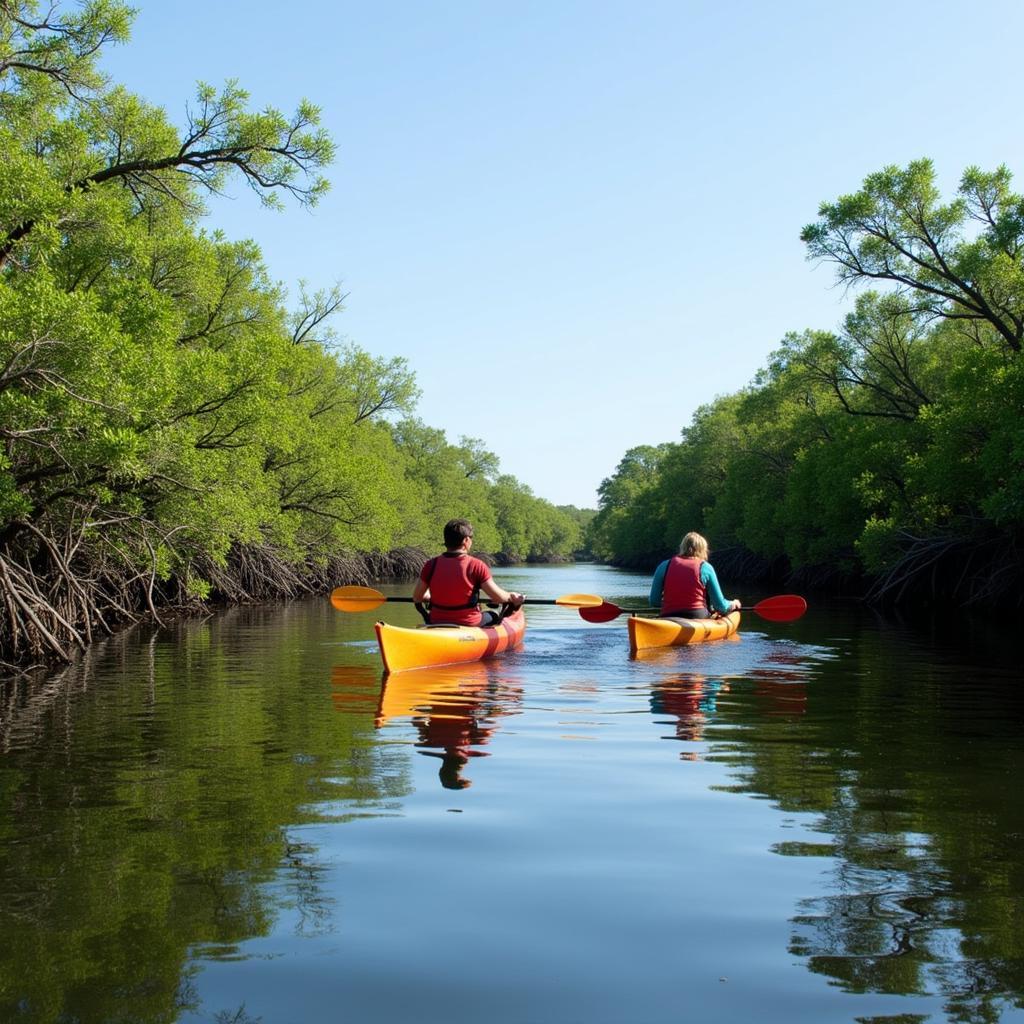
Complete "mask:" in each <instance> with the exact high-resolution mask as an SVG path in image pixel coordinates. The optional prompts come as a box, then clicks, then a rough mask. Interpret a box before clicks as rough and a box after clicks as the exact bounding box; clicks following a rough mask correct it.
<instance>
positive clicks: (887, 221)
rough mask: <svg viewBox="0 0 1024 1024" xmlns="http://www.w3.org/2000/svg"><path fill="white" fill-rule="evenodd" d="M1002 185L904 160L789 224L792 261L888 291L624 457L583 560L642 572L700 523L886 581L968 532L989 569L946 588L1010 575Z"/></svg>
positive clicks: (1015, 224)
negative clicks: (807, 219)
mask: <svg viewBox="0 0 1024 1024" xmlns="http://www.w3.org/2000/svg"><path fill="white" fill-rule="evenodd" d="M1010 183H1011V177H1010V174H1009V171H1007V170H1006V168H999V169H998V170H997V171H995V172H993V173H991V174H987V173H983V172H981V171H979V170H977V169H976V168H970V169H968V170H967V171H966V172H965V173H964V176H963V178H962V180H961V184H960V188H959V191H958V195H957V197H956V198H955V199H954V200H953V201H952V202H950V203H943V202H942V201H941V197H940V196H939V194H938V191H937V189H936V187H935V182H934V171H933V169H932V166H931V164H930V162H928V161H924V160H923V161H918V162H916V163H913V164H911V165H910V166H909V167H908V168H906V169H905V170H900V169H898V168H887V169H886V170H884V171H882V172H880V173H878V174H874V175H871V176H869V177H868V178H867V179H866V180H865V182H864V186H863V188H862V189H861V190H860V191H859V192H857V193H855V194H852V195H848V196H843V197H840V198H839V199H838V200H837V201H836V202H834V203H826V204H823V205H822V207H821V209H820V211H819V215H820V220H819V221H818V222H817V223H815V224H812V225H810V226H809V227H807V228H805V229H804V232H803V238H804V241H805V242H806V243H807V245H808V250H809V253H810V255H811V257H812V258H816V259H825V260H828V261H830V262H832V263H834V264H835V265H836V266H837V268H838V276H839V279H840V280H841V281H843V282H845V283H856V282H861V281H870V282H882V283H887V284H888V285H889V286H890V290H889V291H886V292H878V291H869V292H865V293H863V294H861V295H859V296H858V297H857V299H856V303H855V306H854V310H853V312H851V313H850V314H849V315H848V316H847V317H846V318H845V320H844V322H843V324H842V328H841V330H840V331H839V332H838V333H836V334H830V333H825V332H818V331H807V332H805V333H803V334H791V335H789V336H787V337H786V338H785V339H784V340H783V343H782V345H781V347H780V348H779V349H778V351H777V352H775V353H774V354H773V355H772V357H771V359H770V360H769V363H768V365H767V367H766V368H765V369H764V370H763V371H762V372H761V373H760V374H759V375H758V377H757V379H756V380H755V381H754V383H753V384H752V385H751V387H750V388H748V389H746V390H745V391H743V392H742V393H740V394H737V395H731V396H728V397H725V398H720V399H718V400H716V401H715V402H714V403H712V404H711V405H709V406H706V407H703V408H701V409H700V410H698V412H697V414H696V415H695V416H694V419H693V422H692V423H691V425H690V426H689V427H687V428H686V429H684V430H683V433H682V439H681V441H680V442H679V443H678V444H674V445H663V446H661V448H660V449H652V448H647V449H635V450H633V451H632V452H630V453H627V456H626V457H625V458H624V459H623V461H622V462H621V463H620V465H619V467H618V469H617V470H616V472H615V474H614V475H613V476H612V477H611V478H609V479H608V480H606V481H605V483H604V484H603V485H602V488H601V503H600V510H599V512H598V515H597V517H596V518H595V520H594V523H593V524H592V526H591V537H592V540H593V544H594V550H595V552H597V553H598V554H599V555H600V556H601V557H604V558H608V559H610V560H613V561H616V562H618V563H620V564H653V563H654V562H655V561H656V560H657V559H658V558H660V557H663V555H664V554H666V553H668V551H670V550H671V549H672V548H673V547H674V545H675V543H676V542H677V540H678V538H679V536H680V535H681V534H682V533H684V532H686V531H687V530H690V529H699V530H702V531H704V532H706V533H707V534H708V535H709V536H710V537H711V538H712V539H713V540H714V543H715V546H716V547H719V548H721V547H723V546H726V547H728V546H732V545H739V546H740V547H741V548H742V549H744V550H746V551H748V552H752V553H753V554H755V555H757V556H759V557H760V559H762V560H767V561H769V562H771V561H773V560H777V559H784V560H785V561H786V562H787V563H788V564H789V566H790V567H793V568H796V569H802V570H805V571H808V572H810V571H813V572H814V575H815V578H822V574H823V573H824V574H825V575H845V576H849V575H851V574H856V573H858V572H860V571H862V570H866V571H867V572H869V573H873V574H876V575H877V576H879V577H880V578H881V579H883V580H885V579H897V580H900V581H901V585H902V582H903V581H906V580H909V579H911V578H913V577H914V576H915V575H917V574H920V573H922V572H924V571H925V570H927V571H928V572H931V567H932V566H933V564H934V563H935V561H936V559H937V558H939V557H940V555H941V554H942V553H948V552H951V551H953V550H971V549H972V548H973V546H975V545H976V544H977V543H979V542H984V543H985V544H986V545H988V546H989V549H990V550H992V551H994V552H995V558H996V559H997V563H996V564H997V565H998V571H992V564H993V563H991V562H990V563H989V568H988V570H982V571H981V572H980V573H978V574H976V575H975V576H974V577H973V578H971V579H970V580H968V581H967V583H966V585H964V584H963V579H964V577H965V573H963V572H961V574H960V576H961V579H960V581H959V582H957V581H953V582H952V583H951V586H952V588H953V589H954V590H956V589H957V588H959V587H963V596H965V597H967V598H972V599H974V598H979V597H981V598H986V597H992V596H995V595H996V594H997V593H1001V592H1003V591H1005V590H1006V589H1007V588H1009V587H1012V586H1013V585H1015V584H1014V583H1013V581H1014V580H1017V579H1019V578H1020V576H1021V574H1022V571H1021V570H1022V567H1021V565H1020V561H1021V558H1022V554H1021V552H1020V549H1019V545H1018V543H1017V541H1018V538H1019V537H1020V536H1021V532H1022V527H1024V483H1022V481H1024V426H1022V420H1021V416H1020V412H1021V410H1022V409H1024V367H1022V361H1021V356H1020V352H1021V342H1022V338H1024V199H1022V198H1021V197H1020V196H1018V195H1016V194H1015V193H1013V192H1012V191H1011V189H1010ZM655 453H657V455H656V457H654V456H655ZM957 545H959V546H960V547H959V548H957ZM986 573H988V575H991V577H992V580H993V582H991V583H990V582H989V580H988V578H987V576H986Z"/></svg>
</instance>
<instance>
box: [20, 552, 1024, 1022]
mask: <svg viewBox="0 0 1024 1024" xmlns="http://www.w3.org/2000/svg"><path fill="white" fill-rule="evenodd" d="M499 578H500V579H501V581H502V582H503V583H504V584H506V585H507V586H510V587H513V588H515V589H523V590H525V591H526V592H527V593H529V594H531V595H533V596H535V597H553V596H556V595H557V594H560V593H565V592H569V591H589V592H596V593H599V594H602V595H604V596H605V597H607V598H609V599H611V600H614V601H617V602H619V603H623V602H624V601H628V600H629V599H630V598H631V597H632V598H633V599H634V601H636V599H637V596H638V595H644V594H645V591H646V583H647V580H646V577H640V576H634V575H628V574H625V573H617V572H615V571H613V570H609V569H605V568H600V567H593V566H575V567H539V568H529V569H523V570H506V571H504V572H502V573H500V576H499ZM384 589H385V590H388V591H389V592H391V593H396V594H397V593H404V592H407V590H405V589H404V588H384ZM744 596H745V597H747V598H748V599H756V598H757V597H759V596H764V595H744ZM637 603H644V602H643V600H642V599H641V600H639V601H638V602H637ZM382 612H384V613H386V616H387V618H388V619H389V620H390V621H393V622H398V623H405V624H410V625H411V624H413V622H414V620H415V612H414V611H413V610H412V609H411V608H410V607H409V606H408V605H397V604H396V605H390V606H387V607H386V608H384V609H382ZM380 614H381V612H377V613H370V614H364V615H358V616H356V615H351V616H345V615H341V614H339V613H337V612H335V611H334V610H333V609H332V608H331V607H330V605H329V604H328V603H327V602H326V600H324V601H315V602H304V603H300V604H294V605H290V606H287V607H275V608H262V609H241V610H236V611H231V612H228V613H225V614H222V615H219V616H216V617H214V618H210V619H208V620H206V621H202V622H198V621H195V622H188V623H182V624H180V625H177V626H175V627H174V628H171V629H167V630H163V631H159V632H150V631H136V632H133V633H131V634H130V635H128V636H126V637H121V638H118V639H117V640H116V641H114V642H110V643H108V644H107V645H106V646H105V647H102V648H98V649H96V650H95V651H94V652H92V654H91V655H90V657H89V659H88V660H87V662H86V663H85V664H83V665H80V666H75V667H74V668H72V669H71V670H68V671H66V672H64V673H63V674H60V675H54V676H52V677H51V678H49V679H47V680H45V681H38V680H37V681H36V682H34V683H32V684H29V683H21V684H18V685H17V687H14V688H12V687H10V686H8V687H7V688H6V689H3V688H0V697H2V704H0V1021H4V1022H8V1021H11V1022H22V1021H25V1022H28V1021H31V1022H37V1021H54V1022H61V1024H65V1022H114V1021H116V1022H128V1021H131V1022H139V1024H150V1022H158V1021H159V1022H167V1021H181V1022H189V1024H191V1022H198V1021H203V1022H215V1021H216V1022H228V1021H232V1022H235V1024H253V1022H255V1021H263V1022H265V1024H278V1022H296V1024H301V1022H334V1021H353V1022H392V1021H396V1022H411V1024H417V1022H422V1024H428V1022H442V1021H443V1022H446V1024H447V1022H449V1021H451V1020H465V1021H480V1022H488V1024H492V1022H496V1024H504V1022H509V1024H541V1022H548V1021H550V1022H559V1024H563V1022H568V1024H572V1022H580V1024H604V1022H608V1024H645V1022H652V1024H662V1022H699V1024H706V1022H730V1024H731V1022H748V1021H755V1020H756V1021H769V1022H775V1021H778V1022H785V1024H794V1022H808V1024H811V1022H813V1024H823V1022H831V1021H847V1022H879V1024H880V1022H883V1021H885V1022H889V1024H917V1022H923V1021H964V1022H992V1021H1024V924H1022V923H1021V922H1022V921H1024V856H1022V852H1021V847H1022V840H1024V800H1022V799H1021V795H1020V779H1021V778H1022V777H1024V740H1022V729H1021V724H1022V720H1024V718H1022V711H1024V688H1022V678H1021V677H1022V673H1021V670H1020V668H1019V658H1018V656H1017V654H1016V651H1015V650H1014V649H1013V648H1012V647H1011V646H1009V644H1008V643H1007V642H1006V640H1005V639H1002V640H1001V638H1000V635H999V633H998V632H997V631H996V630H995V628H994V627H989V626H988V625H987V624H986V623H985V622H984V621H981V622H976V623H974V624H973V626H972V627H971V628H970V629H969V630H967V631H964V632H962V633H957V632H955V631H954V630H952V629H951V628H950V624H949V623H941V622H940V623H937V624H936V623H932V624H930V625H928V626H922V625H900V624H899V623H896V622H894V621H893V620H891V619H888V620H887V619H883V618H880V617H878V616H876V615H874V614H873V613H871V612H870V611H866V610H864V609H861V608H858V607H856V606H853V605H841V604H831V605H830V604H827V603H822V602H813V603H812V606H811V610H810V611H809V613H808V615H807V616H806V617H805V618H804V619H803V620H801V621H800V622H797V623H793V624H789V625H776V624H770V623H764V622H761V621H759V620H758V619H757V618H756V617H755V616H753V615H748V616H747V617H746V618H745V620H744V625H743V630H742V634H741V636H740V638H739V639H738V640H735V641H726V642H722V643H718V644H709V645H705V646H700V647H694V648H690V649H676V650H668V651H659V652H653V653H652V654H651V655H648V656H645V657H643V658H642V659H640V660H630V659H629V657H628V648H627V644H626V632H625V624H624V621H622V620H619V621H617V622H613V623H609V624H607V625H602V626H593V625H587V624H585V623H583V622H582V621H581V620H580V618H579V616H578V615H577V614H576V613H575V612H572V611H569V610H563V609H557V608H548V607H536V608H534V609H532V610H531V612H530V624H529V629H528V631H527V639H526V643H525V645H524V647H523V648H522V649H521V650H520V651H518V652H516V653H514V654H512V655H508V656H505V657H503V658H500V659H497V660H495V661H493V662H490V663H486V664H481V665H476V666H468V667H466V668H462V669H458V668H456V669H443V670H437V671H432V672H431V671H425V672H419V673H406V674H404V675H398V676H395V677H393V679H392V680H391V681H389V682H387V684H386V685H384V686H383V687H382V681H381V673H380V668H379V659H378V656H377V653H376V648H375V645H374V644H373V643H372V642H371V638H372V635H373V631H372V622H373V619H374V618H375V617H376V616H378V615H380Z"/></svg>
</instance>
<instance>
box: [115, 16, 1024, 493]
mask: <svg viewBox="0 0 1024 1024" xmlns="http://www.w3.org/2000/svg"><path fill="white" fill-rule="evenodd" d="M135 2H136V5H137V6H138V7H139V13H138V16H137V19H136V21H135V27H134V31H133V37H132V41H131V42H130V43H129V44H128V45H127V46H125V47H121V48H119V49H117V50H114V51H111V53H110V55H109V56H108V58H107V60H106V67H107V69H108V70H109V71H110V72H111V74H112V75H113V76H114V77H115V79H117V80H118V81H120V82H121V83H123V84H124V85H126V86H127V87H128V88H130V89H131V90H132V91H134V92H137V93H139V94H141V95H142V96H144V97H146V98H147V99H148V100H150V101H151V102H154V103H157V104H160V105H162V106H164V107H166V109H167V110H168V112H169V114H170V115H171V117H172V118H173V119H174V120H175V121H176V122H177V123H179V124H180V123H182V113H183V111H184V107H185V104H186V102H187V100H188V99H190V97H191V95H192V93H193V90H194V85H195V83H196V82H197V81H199V80H203V81H207V82H210V83H212V84H215V85H217V84H221V83H223V82H224V81H225V80H226V79H229V78H235V79H238V80H239V82H240V83H241V84H242V85H243V86H244V87H245V88H247V89H248V90H249V92H250V94H251V96H252V103H253V106H255V107H263V106H268V105H270V106H277V107H279V108H281V109H283V110H290V109H292V107H293V106H294V105H295V103H297V101H298V100H299V99H301V98H303V97H306V98H309V99H310V100H312V101H313V102H315V103H317V104H318V105H319V106H320V107H321V108H322V111H323V123H324V125H325V127H326V128H327V129H328V130H329V131H330V132H331V134H332V136H333V138H334V140H335V142H336V143H337V145H338V158H337V162H336V164H335V165H334V166H333V167H332V168H331V169H330V172H329V177H330V179H331V182H332V191H331V193H330V194H329V195H328V196H327V197H326V199H325V200H324V201H322V202H321V203H320V205H319V206H317V207H316V208H315V209H314V210H313V211H312V212H306V211H303V210H301V209H299V208H297V207H295V206H291V207H288V208H287V210H286V211H285V212H283V213H275V212H273V211H266V210H263V209H262V208H261V207H260V206H259V205H258V204H257V203H256V202H255V201H254V200H253V199H252V198H251V197H249V196H248V195H247V193H246V191H245V189H244V187H243V186H241V185H240V184H238V185H237V186H236V187H235V189H234V191H233V193H232V196H231V198H229V199H226V200H218V201H217V202H216V203H214V204H213V205H212V208H211V215H210V227H211V228H212V227H219V228H222V229H223V230H224V231H225V232H226V233H227V234H228V235H229V236H230V237H236V238H237V237H250V238H254V239H255V240H256V241H257V242H258V243H259V244H260V245H261V247H262V249H263V253H264V257H265V259H266V262H267V264H268V265H269V267H270V270H271V273H272V275H273V276H274V278H276V279H277V280H280V281H282V282H283V283H284V284H286V285H287V286H288V287H289V289H290V290H291V291H292V293H293V294H294V293H296V292H297V283H298V281H299V280H300V279H304V280H306V281H307V282H308V283H309V284H310V285H311V286H313V287H324V286H328V285H330V284H332V283H334V282H336V281H340V282H341V283H342V285H343V287H344V290H345V291H347V292H348V293H349V297H348V299H347V301H346V311H345V312H344V313H343V314H342V315H341V317H340V318H339V319H338V320H337V322H336V325H335V326H336V328H337V330H338V331H339V332H340V333H341V334H342V335H343V337H344V338H345V339H347V340H350V341H352V342H354V343H356V344H358V345H360V346H362V347H363V348H365V349H367V350H368V351H370V352H372V353H374V354H375V355H380V356H384V357H387V358H390V357H391V356H394V355H400V356H403V357H405V358H406V359H407V360H408V361H409V364H410V366H411V368H412V369H413V370H414V372H415V373H416V376H417V380H418V382H419V385H420V387H421V388H422V390H423V397H422V398H421V400H420V403H419V407H418V410H417V413H418V415H419V416H420V417H421V418H422V419H424V420H425V421H426V422H427V423H429V424H431V425H432V426H435V427H441V428H443V429H444V430H445V431H446V432H447V434H448V436H449V438H450V439H451V440H452V441H456V440H457V439H458V437H459V436H460V435H468V436H472V437H478V438H481V439H483V441H484V442H485V445H486V447H488V448H489V449H490V450H492V451H494V452H495V453H496V454H497V455H498V456H499V457H500V459H501V468H502V470H503V471H504V472H508V473H512V474H514V475H515V476H516V477H518V478H519V479H520V480H522V481H523V482H524V483H526V484H528V485H529V486H530V487H532V488H533V490H534V492H535V493H536V494H539V495H541V496H542V497H545V498H548V499H550V500H551V501H554V502H556V503H558V504H563V503H572V504H575V505H579V506H591V507H592V506H594V505H595V504H596V494H595V491H596V488H597V486H598V485H599V484H600V482H601V480H602V479H603V478H604V477H606V476H608V475H609V474H610V473H612V472H613V471H614V469H615V466H616V464H617V463H618V461H619V459H620V458H621V457H622V455H623V454H624V453H625V451H626V450H627V449H628V448H630V447H632V446H634V445H637V444H658V443H660V442H662V441H671V440H675V439H677V438H678V436H679V431H680V430H681V429H682V428H683V427H684V426H686V424H687V423H689V421H690V418H691V416H692V414H693V412H694V410H695V409H696V408H697V407H698V406H700V405H701V404H703V403H705V402H708V401H710V400H712V399H713V398H714V397H715V396H716V395H720V394H727V393H731V392H734V391H737V390H739V389H740V388H742V387H744V386H745V385H747V384H748V383H749V382H750V380H751V378H752V377H753V376H754V374H755V373H756V372H757V370H758V369H759V368H760V367H761V366H762V365H763V364H764V363H765V361H766V358H767V356H768V354H769V353H770V352H771V351H772V350H773V349H774V348H775V347H776V346H777V344H778V342H779V341H780V339H781V338H782V336H783V335H784V334H785V333H786V332H787V331H790V330H803V329H805V328H821V329H831V328H834V327H836V326H837V325H838V324H839V322H840V320H841V318H842V316H843V314H844V312H845V311H846V310H847V309H848V308H849V306H850V304H851V302H852V297H851V296H850V295H848V294H844V293H843V292H842V291H841V290H839V289H837V288H835V287H834V285H833V275H832V272H831V270H830V269H828V268H827V267H815V266H814V265H812V264H810V263H808V262H807V261H806V259H805V253H804V247H803V245H802V243H801V242H800V240H799V233H800V229H801V228H802V227H803V225H804V224H806V223H808V222H810V221H812V220H813V219H814V218H815V215H816V212H817V208H818V205H819V203H820V202H822V201H823V200H830V199H833V198H835V197H836V196H838V195H840V194H842V193H845V192H850V191H854V190H856V188H857V187H858V185H859V184H860V182H861V181H862V180H863V178H864V177H865V176H866V175H868V174H870V173H871V172H873V171H876V170H879V169H881V168H882V167H884V166H886V165H888V164H901V165H902V164H906V163H907V162H909V161H910V160H913V159H917V158H919V157H924V156H927V157H931V158H932V159H933V160H934V161H935V163H936V167H937V170H938V172H939V174H940V177H941V180H942V184H943V188H944V189H945V191H946V192H947V194H948V193H951V192H952V190H953V189H954V188H955V186H956V183H957V180H958V178H959V176H960V174H961V173H962V171H963V170H964V169H965V168H966V167H967V166H969V165H971V164H977V165H979V166H981V167H984V168H987V169H988V168H992V167H995V166H996V165H998V164H1000V163H1005V164H1007V165H1008V166H1009V167H1010V169H1011V170H1013V171H1014V172H1015V173H1017V174H1018V175H1019V174H1020V173H1021V172H1022V171H1024V160H1022V156H1024V135H1022V130H1021V129H1022V123H1021V121H1022V119H1021V114H1020V110H1021V88H1020V84H1019V81H1018V78H1019V70H1018V64H1019V61H1018V60H1017V50H1018V43H1019V40H1020V39H1021V38H1024V3H1020V2H1018V0H999V2H995V0H975V2H974V3H973V4H971V5H970V7H969V8H968V7H967V5H964V4H962V3H951V2H946V0H930V2H918V0H906V2H900V0H888V2H885V3H883V2H877V0H868V2H864V3H859V4H825V3H821V2H817V3H809V2H785V0H777V2H775V3H772V4H769V3H756V2H751V0H743V2H732V3H728V2H717V3H703V2H676V3H666V2H646V0H632V2H619V0H615V2H600V0H595V2H591V3H585V2H582V0H547V2H533V0H521V2H518V3H516V4H509V3H496V2H495V3H489V2H487V3H485V2H469V0H466V2H454V0H445V2H430V0H419V2H391V3H389V2H379V0H378V2H372V3H370V2H365V0H364V2H362V3H349V2H345V0H340V2H339V0H330V2H328V0H305V2H301V0H300V2H298V3H295V4H292V5H281V4H270V3H267V2H264V0H245V2H242V0H206V2H204V3H200V2H198V0H174V2H173V3H172V2H170V0H135ZM282 10H283V11H285V12H286V13H285V14H284V16H282V14H281V12H282ZM1017 184H1018V187H1019V188H1021V189H1024V182H1022V181H1018V182H1017Z"/></svg>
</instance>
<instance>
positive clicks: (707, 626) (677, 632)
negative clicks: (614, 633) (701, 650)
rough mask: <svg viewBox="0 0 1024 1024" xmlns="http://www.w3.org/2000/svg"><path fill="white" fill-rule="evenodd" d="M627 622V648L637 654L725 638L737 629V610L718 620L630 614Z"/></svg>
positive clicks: (738, 624) (738, 617) (738, 618)
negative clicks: (651, 617)
mask: <svg viewBox="0 0 1024 1024" xmlns="http://www.w3.org/2000/svg"><path fill="white" fill-rule="evenodd" d="M628 621H629V650H630V653H631V654H636V652H637V651H647V650H650V649H651V648H654V647H681V646H683V645H685V644H699V643H704V642H705V641H708V640H724V639H725V638H726V637H728V636H732V635H733V633H735V632H736V630H738V629H739V628H740V613H739V612H730V613H729V614H728V615H723V616H722V617H721V618H717V619H647V618H641V617H640V616H639V615H631V616H630V617H629V620H628Z"/></svg>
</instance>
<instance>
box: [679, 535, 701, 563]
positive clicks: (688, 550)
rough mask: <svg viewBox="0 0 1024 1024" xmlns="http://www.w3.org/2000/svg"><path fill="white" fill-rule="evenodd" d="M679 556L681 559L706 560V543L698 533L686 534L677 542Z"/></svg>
mask: <svg viewBox="0 0 1024 1024" xmlns="http://www.w3.org/2000/svg"><path fill="white" fill-rule="evenodd" d="M679 554H680V555H681V556H682V557H683V558H700V559H702V560H703V561H705V562H706V561H707V560H708V542H707V541H706V540H705V539H704V538H703V537H702V536H701V535H700V534H699V533H693V532H690V533H688V534H687V535H686V536H685V537H684V538H683V539H682V540H681V541H680V542H679Z"/></svg>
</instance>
